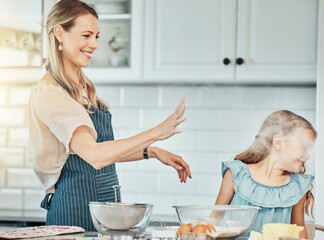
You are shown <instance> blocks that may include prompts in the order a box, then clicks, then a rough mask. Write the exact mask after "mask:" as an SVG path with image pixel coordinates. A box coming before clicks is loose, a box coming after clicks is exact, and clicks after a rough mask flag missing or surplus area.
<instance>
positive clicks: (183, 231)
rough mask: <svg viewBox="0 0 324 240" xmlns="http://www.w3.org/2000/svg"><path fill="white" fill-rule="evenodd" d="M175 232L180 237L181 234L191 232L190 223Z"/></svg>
mask: <svg viewBox="0 0 324 240" xmlns="http://www.w3.org/2000/svg"><path fill="white" fill-rule="evenodd" d="M177 232H178V233H180V236H181V235H182V233H190V232H191V223H187V224H183V225H181V226H180V227H179V229H178V231H177Z"/></svg>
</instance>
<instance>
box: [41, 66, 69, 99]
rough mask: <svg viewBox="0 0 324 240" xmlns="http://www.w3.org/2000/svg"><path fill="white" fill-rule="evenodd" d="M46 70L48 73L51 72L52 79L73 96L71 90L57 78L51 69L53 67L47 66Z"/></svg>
mask: <svg viewBox="0 0 324 240" xmlns="http://www.w3.org/2000/svg"><path fill="white" fill-rule="evenodd" d="M45 69H46V71H47V72H49V73H50V74H51V75H52V77H53V78H54V79H55V81H56V82H57V83H58V84H59V85H60V86H61V87H62V88H64V89H65V90H66V91H67V92H68V93H69V94H71V93H70V90H69V88H68V87H67V86H66V85H65V84H64V83H63V82H62V81H61V80H60V79H58V78H57V77H56V75H55V74H54V73H53V71H52V69H51V67H50V66H49V65H47V66H46V67H45Z"/></svg>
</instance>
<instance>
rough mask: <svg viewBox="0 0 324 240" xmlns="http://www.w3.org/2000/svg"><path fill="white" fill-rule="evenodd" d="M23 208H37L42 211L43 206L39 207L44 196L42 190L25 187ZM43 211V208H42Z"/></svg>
mask: <svg viewBox="0 0 324 240" xmlns="http://www.w3.org/2000/svg"><path fill="white" fill-rule="evenodd" d="M24 193H25V194H24V209H25V210H36V211H37V210H38V211H42V210H44V209H43V208H41V207H40V203H41V201H42V200H43V199H44V197H45V191H44V190H38V189H37V190H36V189H25V190H24ZM44 212H45V210H44Z"/></svg>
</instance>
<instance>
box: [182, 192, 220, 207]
mask: <svg viewBox="0 0 324 240" xmlns="http://www.w3.org/2000/svg"><path fill="white" fill-rule="evenodd" d="M216 197H217V196H213V195H210V194H208V195H201V194H192V195H178V196H177V199H176V201H177V205H178V206H181V205H214V204H215V201H216Z"/></svg>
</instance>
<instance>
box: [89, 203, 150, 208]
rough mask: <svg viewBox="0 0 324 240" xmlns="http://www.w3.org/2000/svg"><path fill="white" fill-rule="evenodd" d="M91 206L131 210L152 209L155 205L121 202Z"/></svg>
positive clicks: (91, 204)
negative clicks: (128, 208)
mask: <svg viewBox="0 0 324 240" xmlns="http://www.w3.org/2000/svg"><path fill="white" fill-rule="evenodd" d="M89 206H105V207H116V206H118V207H125V208H127V207H130V208H134V207H135V208H143V207H146V208H152V207H153V206H154V205H153V204H149V203H121V202H89Z"/></svg>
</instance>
